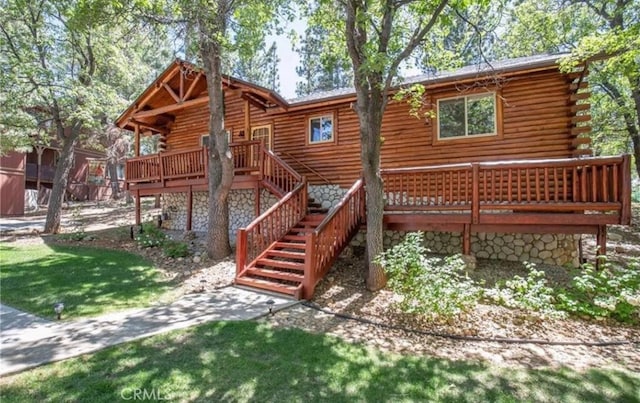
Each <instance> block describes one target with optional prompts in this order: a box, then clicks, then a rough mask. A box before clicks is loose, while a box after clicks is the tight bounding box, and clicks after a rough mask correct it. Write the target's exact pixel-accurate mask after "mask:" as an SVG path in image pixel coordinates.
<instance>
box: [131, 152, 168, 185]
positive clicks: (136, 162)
mask: <svg viewBox="0 0 640 403" xmlns="http://www.w3.org/2000/svg"><path fill="white" fill-rule="evenodd" d="M125 172H126V178H127V182H157V181H160V180H161V178H162V176H161V174H160V155H159V154H153V155H144V156H141V157H135V158H129V159H128V160H127V166H126V171H125Z"/></svg>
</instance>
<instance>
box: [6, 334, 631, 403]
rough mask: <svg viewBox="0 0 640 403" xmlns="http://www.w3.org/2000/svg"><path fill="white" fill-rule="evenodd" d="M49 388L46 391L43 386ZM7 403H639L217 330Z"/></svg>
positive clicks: (113, 355)
mask: <svg viewBox="0 0 640 403" xmlns="http://www.w3.org/2000/svg"><path fill="white" fill-rule="evenodd" d="M42 379H46V382H42ZM0 385H2V398H3V401H7V402H11V401H24V400H31V401H92V402H112V401H120V400H132V399H133V397H134V394H135V393H139V395H138V397H139V399H138V400H140V398H141V397H142V396H143V395H142V393H146V396H147V400H152V399H151V396H152V395H153V398H154V399H156V400H161V399H164V400H171V401H279V402H280V401H332V402H334V401H354V400H356V401H415V400H420V401H445V402H449V401H450V402H459V401H522V400H533V401H577V402H582V401H590V402H594V401H606V402H616V401H620V402H623V401H625V402H634V401H638V400H637V399H638V391H639V390H640V378H638V376H637V375H633V374H630V373H625V372H616V371H606V370H593V371H589V372H585V373H578V372H572V371H569V370H560V371H550V370H549V371H525V370H513V369H511V370H509V369H500V368H495V367H488V366H485V365H481V364H472V363H468V362H453V361H446V360H439V359H430V358H419V357H401V356H394V355H388V354H382V353H379V352H377V351H375V350H371V349H367V348H365V347H362V346H359V345H352V344H347V343H344V342H341V341H339V340H338V339H335V338H333V337H329V336H322V335H315V334H309V333H305V332H303V331H300V330H278V329H272V328H270V327H268V326H265V325H263V324H259V323H257V322H218V323H213V324H208V325H204V326H200V327H197V328H192V329H189V330H186V331H178V332H173V333H170V334H166V335H161V336H156V337H153V338H149V339H145V340H143V341H139V342H134V343H129V344H125V345H121V346H118V347H114V348H110V349H107V350H104V351H102V352H99V353H97V354H95V355H92V356H84V357H80V358H76V359H72V360H68V361H65V362H61V363H57V364H53V365H48V366H45V367H41V368H38V369H35V370H32V371H29V372H26V373H23V374H19V375H16V376H12V377H8V378H4V379H2V380H0Z"/></svg>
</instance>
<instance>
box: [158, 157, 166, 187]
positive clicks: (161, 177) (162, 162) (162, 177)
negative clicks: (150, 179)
mask: <svg viewBox="0 0 640 403" xmlns="http://www.w3.org/2000/svg"><path fill="white" fill-rule="evenodd" d="M164 160H165V156H164V155H162V154H158V163H159V164H160V172H159V174H160V182H162V183H164Z"/></svg>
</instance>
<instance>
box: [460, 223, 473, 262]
mask: <svg viewBox="0 0 640 403" xmlns="http://www.w3.org/2000/svg"><path fill="white" fill-rule="evenodd" d="M462 254H463V255H470V254H471V225H469V224H464V230H463V232H462Z"/></svg>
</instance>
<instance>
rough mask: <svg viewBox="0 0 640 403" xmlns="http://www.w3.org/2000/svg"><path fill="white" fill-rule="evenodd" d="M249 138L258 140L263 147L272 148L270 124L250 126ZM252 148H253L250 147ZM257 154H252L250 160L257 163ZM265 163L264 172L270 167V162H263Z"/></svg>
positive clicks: (268, 170)
mask: <svg viewBox="0 0 640 403" xmlns="http://www.w3.org/2000/svg"><path fill="white" fill-rule="evenodd" d="M251 140H260V141H262V144H263V145H264V146H265V148H266V149H267V150H269V151H271V150H272V147H273V136H272V130H271V125H263V126H254V127H252V128H251ZM252 150H255V149H254V148H252ZM258 157H259V155H256V154H254V155H252V156H251V161H255V162H256V163H257V161H258ZM265 163H266V165H265V167H264V172H265V173H268V172H270V169H271V164H269V163H268V162H265Z"/></svg>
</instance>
